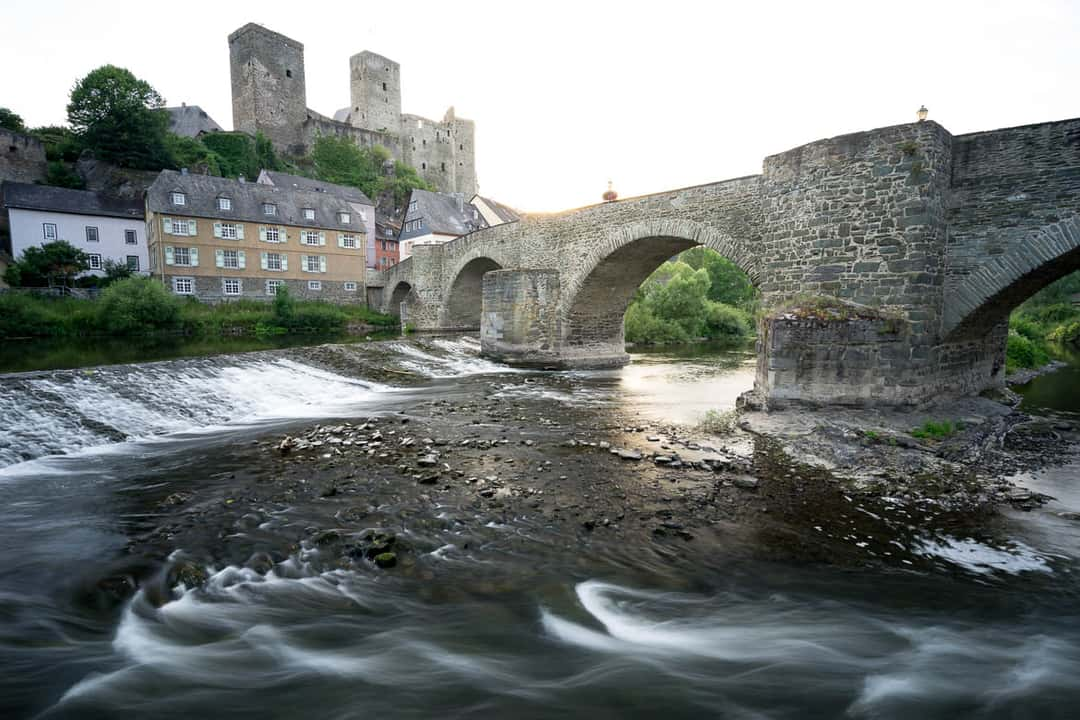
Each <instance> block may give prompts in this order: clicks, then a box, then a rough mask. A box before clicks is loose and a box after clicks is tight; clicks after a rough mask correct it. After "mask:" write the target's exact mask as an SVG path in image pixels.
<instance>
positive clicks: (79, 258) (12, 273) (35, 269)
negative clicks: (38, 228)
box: [4, 240, 90, 287]
mask: <svg viewBox="0 0 1080 720" xmlns="http://www.w3.org/2000/svg"><path fill="white" fill-rule="evenodd" d="M89 261H90V258H89V256H88V255H87V254H86V253H84V252H83V251H82V250H79V249H78V248H76V247H75V246H74V245H72V244H71V243H69V242H67V241H66V240H54V241H53V242H48V243H45V244H44V245H41V246H40V247H37V246H33V247H28V248H26V249H25V250H24V251H23V253H22V255H20V256H19V259H18V260H17V261H16V262H13V263H11V265H8V267H7V270H5V271H4V282H6V283H7V284H8V285H11V286H12V287H46V286H50V287H51V286H52V285H55V284H60V285H68V284H70V282H71V279H72V278H73V277H75V276H76V275H78V274H79V273H81V272H84V271H86V270H87V269H89V267H90V262H89Z"/></svg>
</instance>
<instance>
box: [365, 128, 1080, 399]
mask: <svg viewBox="0 0 1080 720" xmlns="http://www.w3.org/2000/svg"><path fill="white" fill-rule="evenodd" d="M697 245H704V246H706V247H709V248H712V249H714V250H716V251H718V252H719V253H721V254H722V255H724V256H725V257H727V258H728V259H729V260H731V261H732V262H734V263H735V264H736V265H738V266H739V267H740V268H742V269H743V270H744V271H745V272H746V273H747V274H748V276H749V277H750V279H751V280H752V281H753V282H754V284H755V285H756V286H757V287H758V288H759V290H760V292H761V299H762V307H763V309H764V310H763V312H762V314H761V317H760V318H759V320H758V368H757V376H756V382H755V388H754V392H753V395H752V398H753V399H755V400H756V401H757V402H759V403H760V404H762V405H764V406H766V407H780V406H783V405H786V404H789V403H821V404H830V403H837V404H861V403H867V404H871V403H874V404H886V405H916V404H923V403H926V402H928V401H933V400H935V399H939V398H945V397H953V396H959V395H966V394H973V393H977V392H979V391H982V390H984V389H986V388H990V387H994V386H997V385H1000V384H1001V383H1002V381H1003V375H1004V364H1005V340H1006V335H1007V330H1006V321H1007V317H1008V313H1009V311H1010V310H1011V309H1012V308H1013V307H1015V306H1016V305H1017V304H1019V303H1020V302H1022V301H1023V300H1025V299H1026V298H1027V297H1029V296H1030V295H1031V294H1033V293H1034V292H1036V291H1038V290H1039V289H1040V288H1042V287H1044V286H1045V285H1047V284H1048V283H1050V282H1052V281H1053V280H1056V279H1057V278H1060V277H1062V276H1064V275H1066V274H1067V273H1069V272H1072V271H1073V270H1077V269H1080V119H1076V120H1065V121H1059V122H1050V123H1043V124H1038V125H1029V126H1024V127H1017V128H1008V129H1004V130H995V131H991V132H982V133H973V134H969V135H957V136H953V135H951V134H950V133H949V132H947V131H946V130H945V129H944V128H943V127H941V126H940V125H938V124H936V123H934V122H919V123H913V124H907V125H898V126H894V127H887V128H881V129H877V130H871V131H867V132H860V133H854V134H851V135H843V136H840V137H835V138H830V139H827V140H821V141H818V142H813V143H810V144H808V145H804V146H802V147H798V148H795V149H793V150H789V151H787V152H784V153H780V154H778V155H773V156H770V157H767V158H766V159H765V161H764V165H763V172H762V173H761V174H760V175H754V176H750V177H743V178H736V179H733V180H727V181H723V182H717V183H711V184H707V185H700V186H696V187H689V188H682V189H678V190H672V191H669V192H662V193H656V194H653V195H646V196H642V197H636V198H629V199H626V200H620V201H617V202H612V203H604V204H600V205H593V206H590V207H585V208H580V209H577V210H571V211H567V212H563V213H556V214H536V215H527V216H525V217H524V218H523V219H522V220H521V221H520V222H517V223H513V224H509V225H502V226H498V227H494V228H488V229H485V230H480V231H477V232H474V233H472V234H470V235H466V236H463V237H461V238H459V239H457V240H454V241H453V242H450V243H447V244H444V245H431V246H419V247H416V248H414V255H413V257H412V258H410V259H409V260H406V261H405V262H403V263H401V264H399V265H397V266H395V267H394V268H391V269H390V270H388V271H385V272H383V273H379V274H378V275H377V277H373V278H370V279H369V286H370V287H369V297H370V298H372V299H373V302H375V303H377V304H378V305H379V306H380V308H381V309H382V310H384V311H389V312H394V313H398V312H401V311H403V312H404V320H405V321H407V322H409V323H411V324H412V325H413V326H414V327H416V328H417V329H421V330H439V329H467V328H471V329H476V328H479V329H480V332H481V345H482V351H483V353H484V354H485V355H487V356H489V357H491V358H494V359H498V360H502V361H504V362H507V363H510V364H514V365H524V366H535V367H550V368H581V367H586V368H587V367H610V366H616V365H620V364H623V363H625V362H627V360H628V356H627V354H626V351H625V347H624V337H623V316H624V314H625V311H626V308H627V306H628V304H629V302H630V300H631V298H632V297H633V295H634V292H635V290H636V289H637V288H638V286H639V285H640V284H641V282H642V281H643V280H644V279H645V278H646V277H648V275H649V274H650V273H651V272H652V271H653V270H654V269H656V268H657V267H658V266H659V265H660V264H661V263H663V262H664V261H665V260H666V259H668V258H670V257H672V256H673V255H675V254H677V253H679V252H681V251H682V250H686V249H687V248H691V247H694V246H697Z"/></svg>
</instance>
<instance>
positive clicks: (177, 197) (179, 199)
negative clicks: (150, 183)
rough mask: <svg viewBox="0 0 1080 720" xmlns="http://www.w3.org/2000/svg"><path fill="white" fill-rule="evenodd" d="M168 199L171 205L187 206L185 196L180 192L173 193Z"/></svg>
mask: <svg viewBox="0 0 1080 720" xmlns="http://www.w3.org/2000/svg"><path fill="white" fill-rule="evenodd" d="M170 199H171V200H172V204H173V205H187V195H185V194H184V193H182V192H174V193H173V194H172V195H171V196H170Z"/></svg>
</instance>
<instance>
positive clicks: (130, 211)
mask: <svg viewBox="0 0 1080 720" xmlns="http://www.w3.org/2000/svg"><path fill="white" fill-rule="evenodd" d="M2 191H3V199H4V202H3V204H4V205H6V206H7V207H8V208H18V209H21V210H44V211H48V212H59V213H70V214H72V215H98V216H102V217H118V218H128V219H131V220H142V219H143V217H144V215H145V212H144V210H143V202H142V198H122V197H116V196H112V195H105V194H103V193H96V192H90V191H89V190H69V189H68V188H60V187H51V186H48V185H31V184H29V183H17V182H5V183H4V184H3V187H2Z"/></svg>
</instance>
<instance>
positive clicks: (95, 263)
mask: <svg viewBox="0 0 1080 720" xmlns="http://www.w3.org/2000/svg"><path fill="white" fill-rule="evenodd" d="M86 263H87V265H89V267H90V269H91V270H100V269H101V253H86Z"/></svg>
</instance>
